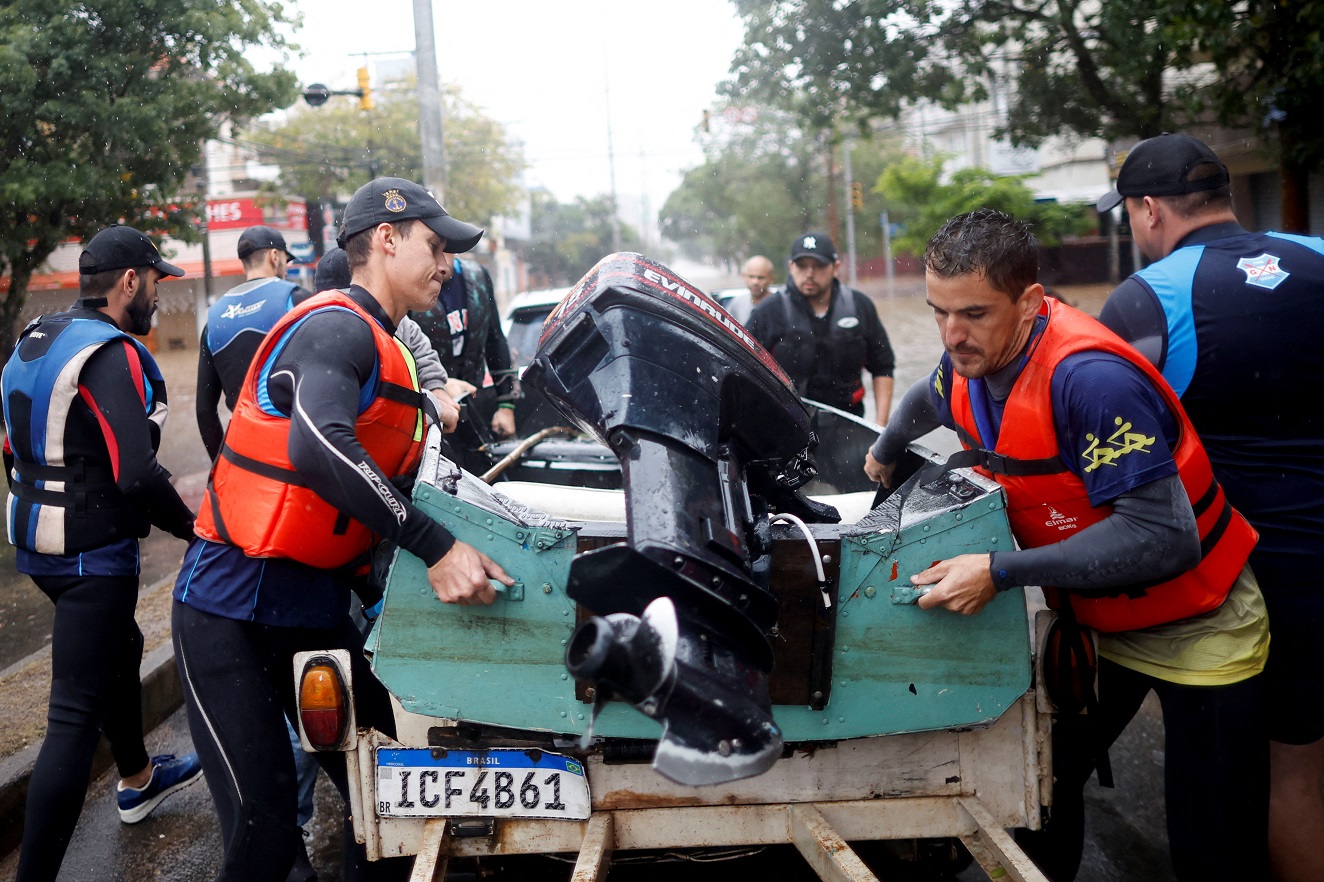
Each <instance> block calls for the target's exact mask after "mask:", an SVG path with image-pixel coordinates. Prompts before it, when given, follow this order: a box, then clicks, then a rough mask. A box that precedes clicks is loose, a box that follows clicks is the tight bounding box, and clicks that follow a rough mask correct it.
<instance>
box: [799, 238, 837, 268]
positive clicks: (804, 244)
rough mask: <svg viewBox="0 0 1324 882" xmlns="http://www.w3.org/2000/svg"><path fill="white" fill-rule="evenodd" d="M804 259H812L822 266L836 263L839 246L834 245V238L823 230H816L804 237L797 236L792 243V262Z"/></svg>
mask: <svg viewBox="0 0 1324 882" xmlns="http://www.w3.org/2000/svg"><path fill="white" fill-rule="evenodd" d="M802 257H812V258H814V259H815V260H817V261H818V262H819V263H822V264H829V263H835V262H836V260H837V246H836V245H833V244H832V237H831V236H829V235H828V234H827V233H824V232H822V231H821V230H814V231H811V232H808V233H805V234H804V235H802V236H796V237H795V241H794V242H792V243H791V262H792V263H794V262H795V261H797V260H799V259H800V258H802Z"/></svg>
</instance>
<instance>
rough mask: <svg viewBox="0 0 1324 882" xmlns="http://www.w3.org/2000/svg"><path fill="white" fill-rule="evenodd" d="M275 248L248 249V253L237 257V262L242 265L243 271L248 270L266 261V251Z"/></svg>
mask: <svg viewBox="0 0 1324 882" xmlns="http://www.w3.org/2000/svg"><path fill="white" fill-rule="evenodd" d="M275 250H276V249H275V248H259V249H257V250H256V251H250V252H249V253H248V254H245V255H244V256H243V257H241V258H239V262H240V263H242V264H243V265H244V271H245V272H248V271H249V270H251V269H253V268H254V267H256V266H258V265H259V264H261V263H263V262H264V261H266V259H267V252H268V251H275Z"/></svg>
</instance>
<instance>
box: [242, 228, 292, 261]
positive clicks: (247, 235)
mask: <svg viewBox="0 0 1324 882" xmlns="http://www.w3.org/2000/svg"><path fill="white" fill-rule="evenodd" d="M263 248H275V249H276V250H278V251H284V252H285V256H286V257H288V258H289V259H290V260H294V255H293V254H291V253H290V249H289V248H286V247H285V237H284V236H282V235H281V234H280V230H277V229H275V228H274V227H249V228H248V229H246V230H244V232H243V234H242V235H241V236H240V237H239V259H240V260H243V259H244V258H245V257H247V256H248V255H250V254H252V253H253V252H254V251H261V250H262V249H263Z"/></svg>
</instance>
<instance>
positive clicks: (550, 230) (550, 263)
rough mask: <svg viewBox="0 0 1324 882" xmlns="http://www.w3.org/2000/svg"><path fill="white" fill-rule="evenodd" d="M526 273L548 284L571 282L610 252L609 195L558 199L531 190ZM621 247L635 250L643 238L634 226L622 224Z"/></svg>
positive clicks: (610, 208) (545, 193)
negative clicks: (561, 200)
mask: <svg viewBox="0 0 1324 882" xmlns="http://www.w3.org/2000/svg"><path fill="white" fill-rule="evenodd" d="M532 196H533V199H532V203H533V212H532V216H531V220H532V223H531V226H532V233H533V241H532V243H531V244H530V246H529V273H530V274H531V275H533V276H535V277H536V278H540V279H543V280H544V283H545V284H546V285H548V286H560V285H571V284H574V283H575V282H577V281H579V279H580V278H581V277H582V276H583V275H584V274H585V273H587V272H588V271H589V270H591V269H593V265H594V264H596V263H597V262H598V261H599V260H601V259H602V258H604V257H606V256H607V255H608V254H611V253H612V251H613V249H612V247H611V246H612V222H611V220H612V205H611V197H610V196H596V197H594V198H592V199H587V198H585V197H583V196H580V197H578V198H576V199H575V201H574V202H570V203H562V202H558V201H557V200H556V198H555V197H553V196H552V195H551V194H550V193H547V192H546V191H544V190H535V191H534V192H533V194H532ZM620 229H621V250H623V251H638V250H639V248H640V247H641V244H642V240H641V239H640V237H639V234H638V233H637V232H636V231H635V230H634V228H633V227H631V226H629V225H627V224H621V225H620Z"/></svg>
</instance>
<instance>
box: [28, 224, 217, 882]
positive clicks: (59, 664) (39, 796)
mask: <svg viewBox="0 0 1324 882" xmlns="http://www.w3.org/2000/svg"><path fill="white" fill-rule="evenodd" d="M78 271H79V286H78V287H79V298H78V300H77V301H76V302H75V303H74V305H73V307H72V308H71V309H70V310H69V311H68V312H62V313H56V314H55V315H44V316H39V317H38V318H37V319H35V320H33V322H32V323H31V324H29V325H28V326H27V327H26V328H24V329H23V332H22V333H21V334H20V335H19V340H18V345H17V347H16V348H15V349H14V354H13V355H12V356H11V357H10V359H9V363H8V364H7V365H6V366H5V369H4V380H3V385H4V411H5V424H6V426H7V427H8V429H9V434H8V436H7V437H6V439H5V445H4V456H5V474H6V477H7V478H8V479H9V491H10V496H9V505H8V514H9V541H10V542H11V543H13V544H14V545H15V546H17V554H16V561H15V562H16V564H17V566H18V570H19V572H22V573H27V574H28V575H30V576H31V577H32V581H33V582H35V583H36V585H37V587H38V588H39V589H40V590H41V592H42V593H43V594H45V595H46V596H47V597H49V598H50V599H51V602H52V603H54V604H55V624H54V627H53V630H52V633H51V695H50V710H49V714H48V724H47V728H46V737H45V738H44V739H43V741H42V745H41V751H40V752H39V753H38V754H37V761H36V763H35V765H34V766H33V769H32V779H31V782H30V784H29V785H28V788H27V791H28V795H27V814H26V817H25V819H24V824H23V846H22V851H21V852H20V854H19V861H18V878H19V879H21V880H23V882H29V880H54V879H55V877H56V874H57V873H58V872H59V869H60V863H61V861H62V860H63V859H64V853H65V849H66V848H67V847H68V845H69V839H70V837H71V836H72V835H73V832H74V827H75V825H76V824H77V822H78V815H79V813H80V812H81V811H82V808H83V801H84V799H85V797H86V795H87V781H88V775H89V773H90V771H91V768H92V755H93V753H94V751H95V750H96V747H97V743H98V741H99V740H100V738H101V735H102V734H103V733H104V734H105V736H106V740H107V741H109V742H110V747H111V754H112V755H113V756H114V759H115V765H116V766H117V767H118V770H119V774H120V776H121V781H120V785H119V787H118V791H117V798H118V803H119V813H120V819H121V820H122V821H123V822H124V823H128V824H134V823H137V822H138V821H141V820H143V819H144V818H146V817H147V816H148V815H149V814H150V813H151V812H152V810H153V809H155V808H156V806H157V805H159V804H160V803H161V801H162V800H163V799H165V798H166V797H167V796H169V795H170V794H171V793H173V792H174V791H175V790H178V789H179V788H181V787H184V786H187V785H188V784H191V783H192V782H194V781H196V780H197V779H198V778H199V776H200V775H201V774H202V767H201V766H200V765H199V763H198V758H197V757H196V756H194V755H193V754H188V755H186V756H181V757H178V758H176V757H173V756H158V757H153V758H149V757H148V755H147V751H146V748H145V747H144V746H143V729H142V685H141V683H140V682H139V680H138V669H139V666H140V665H141V664H142V651H143V637H142V632H141V631H139V630H138V625H137V623H136V622H135V621H134V608H135V606H136V605H137V601H138V575H139V574H138V540H139V539H141V538H143V537H144V536H146V535H147V534H148V531H149V530H150V529H151V528H152V527H153V526H155V527H157V528H158V529H162V530H165V531H167V532H169V533H171V534H172V535H174V536H177V537H179V538H181V539H186V538H189V537H191V536H192V534H193V513H192V512H191V511H189V509H188V506H186V505H185V504H184V502H183V500H181V499H180V498H179V494H178V493H176V492H175V489H174V487H172V486H171V484H170V473H169V472H167V471H166V470H165V469H164V468H162V467H161V464H160V463H159V462H157V459H156V449H157V447H158V446H159V444H160V442H161V427H162V425H163V424H164V423H165V417H166V396H165V382H164V381H163V380H162V378H161V372H160V371H159V370H158V369H157V367H156V362H155V361H154V360H153V358H152V355H151V353H150V352H148V351H147V348H146V347H144V346H143V345H142V344H141V343H139V342H138V341H137V340H134V339H133V338H132V337H130V336H129V334H130V333H132V334H146V333H147V332H148V331H149V330H151V327H152V313H154V312H155V311H156V300H157V294H156V283H157V282H159V281H160V280H161V279H162V278H164V277H166V276H182V275H184V271H183V270H181V269H180V268H179V267H177V266H175V265H173V264H170V263H167V262H166V261H165V260H163V259H162V258H161V255H160V253H159V252H158V251H157V250H156V246H155V245H153V244H152V241H151V240H150V239H148V238H147V237H146V236H144V235H143V234H142V233H140V232H138V231H137V230H135V229H133V228H132V227H121V226H117V227H110V228H109V229H106V230H102V231H101V232H100V233H97V234H96V235H95V236H93V237H92V239H91V240H90V241H89V242H88V243H87V246H86V248H84V249H83V253H82V255H81V256H80V257H79V259H78ZM126 332H128V333H126Z"/></svg>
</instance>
